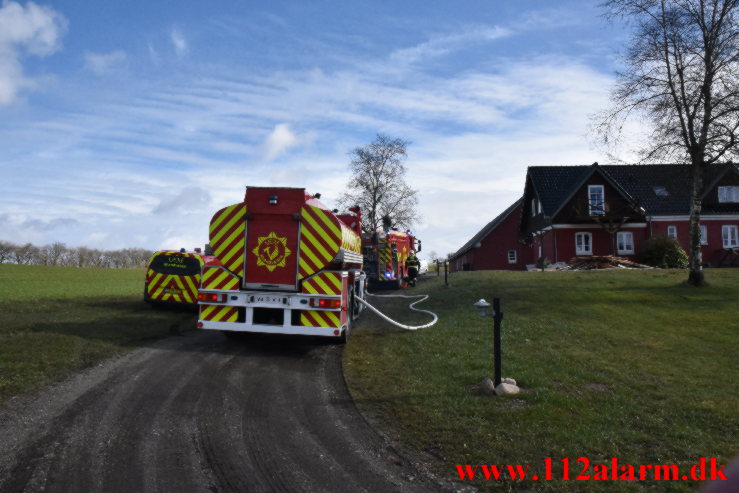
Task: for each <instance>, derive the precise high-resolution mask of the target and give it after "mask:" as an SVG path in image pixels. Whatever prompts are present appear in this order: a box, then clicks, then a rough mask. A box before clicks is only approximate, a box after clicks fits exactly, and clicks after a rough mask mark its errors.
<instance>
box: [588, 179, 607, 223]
mask: <svg viewBox="0 0 739 493" xmlns="http://www.w3.org/2000/svg"><path fill="white" fill-rule="evenodd" d="M605 213H606V200H605V191H604V190H603V185H588V214H589V215H591V216H603V215H605Z"/></svg>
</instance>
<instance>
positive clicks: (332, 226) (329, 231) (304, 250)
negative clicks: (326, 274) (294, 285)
mask: <svg viewBox="0 0 739 493" xmlns="http://www.w3.org/2000/svg"><path fill="white" fill-rule="evenodd" d="M341 240H342V237H341V227H340V226H339V220H338V219H336V218H335V217H334V216H333V214H331V213H330V212H328V211H326V210H324V209H320V208H318V207H314V206H312V205H306V206H304V207H303V210H302V211H301V213H300V260H299V264H298V278H299V279H305V278H306V277H308V276H310V275H312V274H315V273H316V272H318V271H319V270H321V269H323V268H324V267H325V266H326V265H327V264H329V263H330V262H331V261H332V260H333V259H334V257H336V254H337V253H338V252H339V248H340V247H341Z"/></svg>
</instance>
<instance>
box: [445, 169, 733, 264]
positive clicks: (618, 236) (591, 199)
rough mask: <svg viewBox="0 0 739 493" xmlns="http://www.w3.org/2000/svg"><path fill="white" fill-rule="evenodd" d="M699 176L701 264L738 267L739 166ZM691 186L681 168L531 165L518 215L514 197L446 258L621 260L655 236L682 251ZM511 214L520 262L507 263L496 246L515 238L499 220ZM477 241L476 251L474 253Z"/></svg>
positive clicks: (510, 244)
mask: <svg viewBox="0 0 739 493" xmlns="http://www.w3.org/2000/svg"><path fill="white" fill-rule="evenodd" d="M703 180H704V194H703V197H702V211H701V231H702V245H703V247H702V253H703V261H704V263H705V264H706V265H708V266H726V265H733V266H739V167H737V165H735V164H732V163H726V164H716V165H711V166H709V167H708V168H707V169H706V170H705V172H704V176H703ZM690 184H691V178H690V166H688V165H604V166H601V165H599V164H598V163H594V164H592V165H591V166H532V167H530V168H529V169H528V173H527V176H526V184H525V187H524V196H523V198H522V199H521V201H520V205H518V206H517V210H519V211H520V212H518V214H516V213H515V212H514V211H513V209H512V208H514V206H515V205H516V204H519V202H517V203H516V204H514V206H511V208H509V209H508V210H507V212H509V215H508V216H506V217H505V218H503V219H501V220H500V221H498V219H499V218H500V217H501V216H503V215H505V214H506V212H504V213H503V214H501V216H499V217H498V218H496V219H495V220H493V221H492V222H491V223H490V224H489V225H488V226H491V225H493V227H488V226H486V228H483V230H482V231H480V233H478V234H477V235H476V236H475V238H473V240H475V241H474V242H473V240H470V242H468V243H467V244H466V245H465V246H464V247H462V249H460V251H458V252H457V253H455V254H454V255H453V256H452V257H451V258H452V260H453V261H457V260H459V259H460V258H463V259H466V263H467V264H468V268H469V269H521V268H524V267H525V264H526V263H535V262H536V261H537V260H538V259H547V260H548V261H550V262H566V261H568V260H570V259H571V258H572V257H576V256H588V255H618V256H621V257H627V258H628V257H637V256H638V253H639V251H640V249H641V248H642V246H643V245H644V243H645V242H646V240H647V239H649V238H653V237H658V236H673V237H675V238H676V239H677V240H678V242H679V243H680V244H681V245H682V247H683V248H684V249H685V250H686V251H688V250H689V225H690V223H689V214H690V188H691V187H690ZM513 215H518V217H519V222H518V230H517V237H516V238H515V240H517V241H520V242H519V243H518V244H517V245H516V246H515V249H516V257H517V258H518V259H525V260H524V262H519V263H516V264H507V265H506V264H505V263H504V262H501V259H500V256H501V251H502V249H512V248H514V243H513V238H511V237H509V234H510V231H509V229H508V228H505V227H503V224H504V223H505V224H507V221H513V219H511V218H510V216H513ZM496 221H498V224H494V223H496ZM471 243H473V244H472V245H470V244H471ZM477 244H479V245H480V247H479V248H480V250H479V251H474V250H473V249H474V246H475V245H477ZM482 245H486V248H485V249H484V250H483V249H482ZM485 252H489V253H488V254H486V253H485ZM470 255H472V256H470ZM511 255H512V254H511ZM462 265H463V266H464V263H463V264H462ZM456 267H457V266H456V265H454V262H453V265H452V268H453V270H461V269H456Z"/></svg>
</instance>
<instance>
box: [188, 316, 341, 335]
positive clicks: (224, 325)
mask: <svg viewBox="0 0 739 493" xmlns="http://www.w3.org/2000/svg"><path fill="white" fill-rule="evenodd" d="M201 324H202V325H201ZM198 328H200V329H204V330H220V331H224V330H226V331H231V332H260V333H263V334H291V335H303V336H323V337H340V336H341V333H342V331H343V330H344V329H340V328H336V327H304V326H298V325H264V324H258V325H256V324H247V323H245V322H210V321H204V320H201V321H199V322H198ZM336 331H338V332H339V333H338V334H336V333H335V332H336Z"/></svg>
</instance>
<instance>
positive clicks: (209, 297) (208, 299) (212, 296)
mask: <svg viewBox="0 0 739 493" xmlns="http://www.w3.org/2000/svg"><path fill="white" fill-rule="evenodd" d="M198 301H202V302H205V303H223V302H225V301H226V295H225V294H217V293H198Z"/></svg>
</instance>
